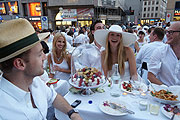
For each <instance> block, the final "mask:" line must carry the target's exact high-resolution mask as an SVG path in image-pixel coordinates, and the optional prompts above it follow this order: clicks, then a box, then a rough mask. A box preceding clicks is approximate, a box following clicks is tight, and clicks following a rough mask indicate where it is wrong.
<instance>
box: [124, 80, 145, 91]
mask: <svg viewBox="0 0 180 120" xmlns="http://www.w3.org/2000/svg"><path fill="white" fill-rule="evenodd" d="M124 82H126V83H129V81H122V82H121V90H122V91H124V92H127V93H133V91H131V92H130V91H127V90H126V89H124V88H123V85H122V84H123V83H124ZM135 82H137V83H139V82H138V81H135ZM141 89H142V90H143V92H146V91H147V85H146V84H144V83H141Z"/></svg>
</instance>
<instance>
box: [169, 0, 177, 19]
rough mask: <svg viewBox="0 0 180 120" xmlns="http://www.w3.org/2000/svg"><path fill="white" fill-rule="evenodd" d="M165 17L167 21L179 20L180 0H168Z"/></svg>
mask: <svg viewBox="0 0 180 120" xmlns="http://www.w3.org/2000/svg"><path fill="white" fill-rule="evenodd" d="M166 18H167V19H168V21H180V0H168V3H167V14H166Z"/></svg>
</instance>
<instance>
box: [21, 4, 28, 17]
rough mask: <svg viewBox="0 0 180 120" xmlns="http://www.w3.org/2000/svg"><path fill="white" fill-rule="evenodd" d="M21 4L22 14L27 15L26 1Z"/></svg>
mask: <svg viewBox="0 0 180 120" xmlns="http://www.w3.org/2000/svg"><path fill="white" fill-rule="evenodd" d="M22 6H23V13H24V16H28V10H27V4H26V3H23V4H22Z"/></svg>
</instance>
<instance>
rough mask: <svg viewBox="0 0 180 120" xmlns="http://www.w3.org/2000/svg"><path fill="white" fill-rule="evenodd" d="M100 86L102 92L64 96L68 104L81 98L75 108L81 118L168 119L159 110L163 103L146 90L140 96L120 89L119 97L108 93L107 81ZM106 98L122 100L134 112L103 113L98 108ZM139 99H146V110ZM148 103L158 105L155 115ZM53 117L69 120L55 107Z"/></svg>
mask: <svg viewBox="0 0 180 120" xmlns="http://www.w3.org/2000/svg"><path fill="white" fill-rule="evenodd" d="M100 88H101V89H103V90H104V92H95V93H93V94H91V95H81V94H74V93H72V92H70V91H69V92H68V93H67V94H66V95H65V96H64V98H65V99H66V100H67V101H68V103H69V104H72V103H73V102H74V101H75V100H81V103H80V104H79V105H78V106H77V107H76V108H75V109H77V110H78V111H79V114H80V116H81V117H82V118H83V120H169V118H168V117H166V116H165V115H164V114H163V113H162V112H161V108H162V106H163V104H161V103H159V102H156V101H154V100H153V99H151V97H150V96H149V95H148V92H146V93H144V94H145V96H141V95H140V94H139V95H133V94H129V93H128V94H124V91H121V95H120V96H119V97H112V96H111V95H110V90H111V88H110V87H109V83H108V82H106V83H105V84H104V85H102V86H101V87H100ZM106 100H114V101H123V102H125V103H127V104H128V105H129V106H130V110H132V111H134V112H135V114H126V115H119V116H114V115H111V114H107V113H104V112H102V110H101V109H100V104H102V102H103V101H106ZM140 101H147V103H148V105H147V106H148V107H147V110H144V111H142V110H140V106H139V102H140ZM150 104H157V105H159V107H160V109H159V113H158V114H157V115H154V114H151V113H150V111H149V105H150ZM55 117H56V118H57V119H58V120H70V119H69V118H68V116H67V115H66V114H64V113H62V112H61V111H59V110H57V109H55Z"/></svg>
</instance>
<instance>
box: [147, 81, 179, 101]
mask: <svg viewBox="0 0 180 120" xmlns="http://www.w3.org/2000/svg"><path fill="white" fill-rule="evenodd" d="M153 87H154V88H155V90H156V91H159V90H162V89H164V90H169V91H170V92H172V93H173V94H174V95H178V98H177V100H178V101H171V100H164V99H160V98H157V97H154V96H152V95H151V93H150V94H149V96H150V97H151V98H152V99H153V100H155V101H158V102H160V103H164V104H177V103H180V87H179V86H171V87H166V86H161V85H154V84H153ZM150 90H151V91H153V89H152V88H151V87H150Z"/></svg>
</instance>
